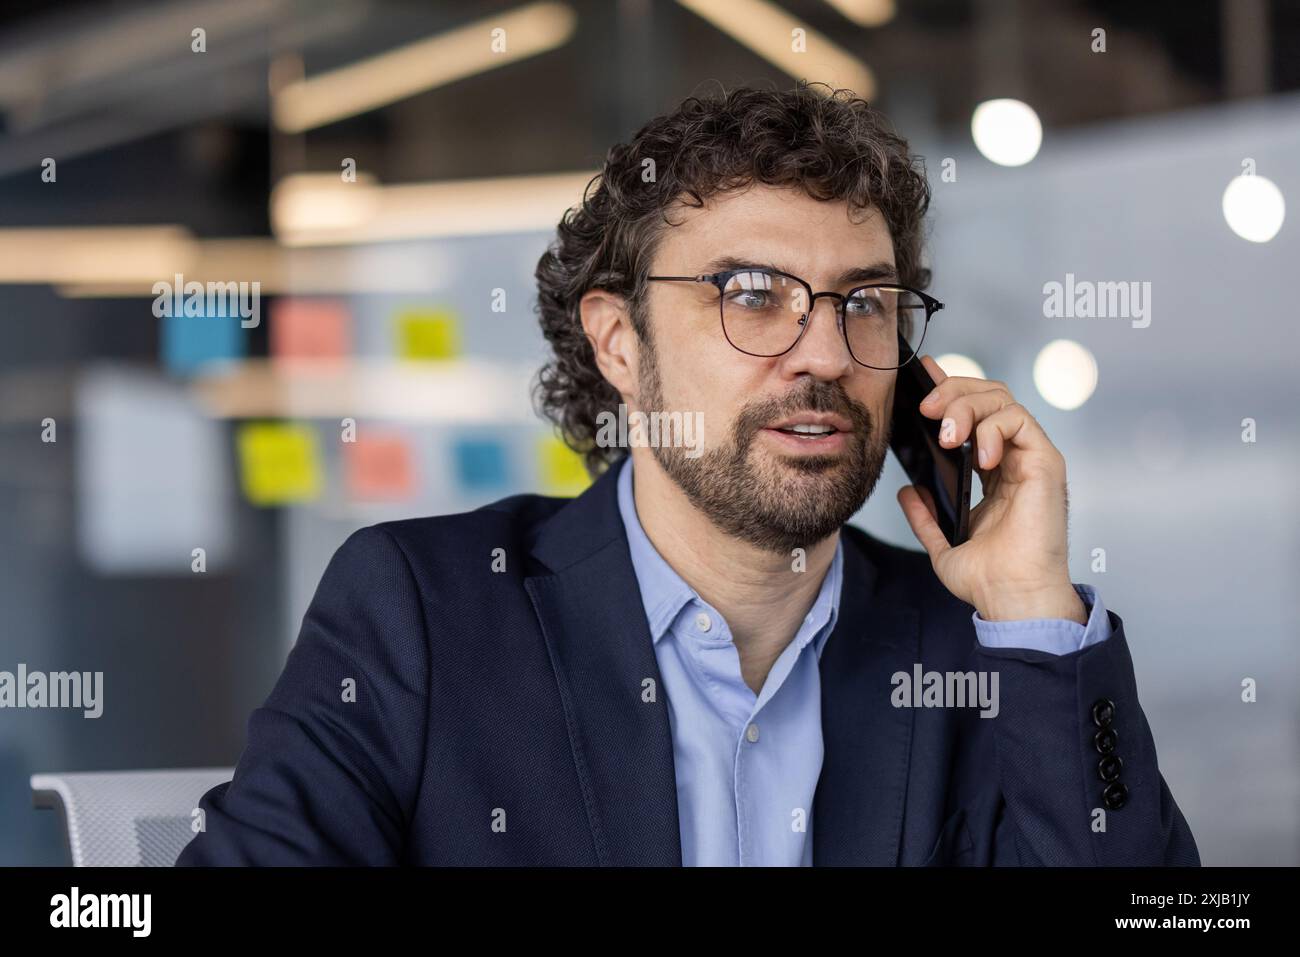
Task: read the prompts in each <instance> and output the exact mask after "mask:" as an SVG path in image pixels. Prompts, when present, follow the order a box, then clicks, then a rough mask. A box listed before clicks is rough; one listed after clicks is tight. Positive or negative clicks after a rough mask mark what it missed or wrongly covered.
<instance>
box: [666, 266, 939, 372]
mask: <svg viewBox="0 0 1300 957" xmlns="http://www.w3.org/2000/svg"><path fill="white" fill-rule="evenodd" d="M742 273H763V274H764V275H767V276H783V277H785V278H786V279H792V280H794V281H795V282H797V283H798V284H799V285H801V286H803V287H804V289H806V290H807V292H808V311H807V312H806V313H804V314H803V316H802V318H801V319H800V320H799V321H800V324H801V328H800V330H799V334H798V335H797V336H795V339H794V342H792V343H790V345H789V346H788V347H786V348H785V349H782V350H781V351H780V352H773V353H771V354H766V353H760V352H750V351H749V350H748V349H742V348H740V346H738V345H736V344H735V343H734V342H732V340H731V334H730V333H728V332H727V324H726V322H725V321H723V318H722V314H723V305H722V297H723V296H724V295H726V292H727V283H729V282H730V281H731V280H732V278H734V277H735V276H739V275H740V274H742ZM646 279H647V280H649V281H653V282H707V283H711V284H712V285H714V286H716V287H717V290H718V323H719V324H720V325H721V326H722V335H723V337H724V338H725V339H726V340H727V343H728V344H729V345H730V346H731V347H732V348H733V349H735V350H736V351H737V352H739V353H742V354H744V355H747V356H754V357H755V358H756V359H774V358H776V357H777V356H783V355H785V354H786V353H787V352H789V351H790V350H791V349H793V348H794V347H795V346H797V345H798V344H799V341H800V340H801V339H803V334H804V333H805V332H807V331H808V327H809V326H810V325H812V323H811V322H808V321H807V320H808V319H810V318H811V317H812V314H813V311H814V310H815V309H816V308H817V299H818V297H820V296H829V297H830V298H831V299H833V300H835V303H836V306H835V322H836V325H838V326H839V330H840V335H841V336H843V338H844V345H845V348H847V349H848V350H849V357H850V358H851V359H852V360H853V361H854V362H856V363H857V364H858V365H860V366H862V367H864V368H867V369H876V370H878V371H880V372H892V371H894V370H895V369H901V368H903V367H904V366H906V365H907V363H908V362H911V361H912V360H913V359H915V358H916V357H917V356H918V355H920V354H921V344H922V343H923V342H925V334H926V333H927V332H928V331H929V329H930V320H931V319H932V318H933V317H934V314H935V313H936V312H938V311H939V310H940V309H942V308H943V307H944V304H943V303H942V302H940V301H939V300H938V299H935V298H934V297H933V296H931V295H928V294H926V293H924V292H921V290H919V289H913V288H912V287H911V286H904V285H902V284H901V283H896V282H868V283H863V284H862V285H860V286H854V287H853V288H852V289H850V290H849V291H848V292H846V293H838V292H831V291H826V292H813V291H812V286H810V285H808V283H807V282H805V281H804V280H802V279H800V278H799V277H798V276H792V275H790V274H789V273H788V272H781V271H780V270H778V269H769V268H767V267H766V266H744V267H740V268H736V269H727V270H724V271H723V272H715V273H704V274H702V275H699V276H646ZM863 289H896V290H899V291H900V292H910V293H911V294H912V295H914V296H917V297H918V298H919V299H920V300H921V302H922V303H924V305H925V325H924V326H923V327H922V329H921V338H920V339H918V340H917V343H916V348H915V349H912V354H911V355H910V356H908V357H907V360H906V361H905V362H902V363H900V364H898V365H896V366H873V365H871V364H869V363H866V362H863V361H862V360H861V359H859V358H858V357H857V356H855V355H854V354H853V346H851V345H850V344H849V333H848V330H847V329H845V328H844V305H845V303H847V302H848V301H849V299H850V298H851V297H852V296H854V295H856V294H857V293H859V292H861V291H862V290H863ZM898 337H899V341H900V342H902V343H904V344H906V341H907V340H905V339H903V335H902V333H901V332H900V333H899V335H898ZM908 348H909V349H911V348H912V347H911V346H908Z"/></svg>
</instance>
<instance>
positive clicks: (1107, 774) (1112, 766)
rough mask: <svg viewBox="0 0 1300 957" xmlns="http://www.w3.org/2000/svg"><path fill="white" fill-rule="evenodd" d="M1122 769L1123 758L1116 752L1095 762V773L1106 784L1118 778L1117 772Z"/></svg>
mask: <svg viewBox="0 0 1300 957" xmlns="http://www.w3.org/2000/svg"><path fill="white" fill-rule="evenodd" d="M1123 769H1124V759H1123V758H1121V757H1120V756H1119V755H1118V754H1112V755H1109V756H1107V757H1104V758H1102V759H1101V760H1100V761H1098V762H1097V774H1098V775H1099V776H1100V777H1101V779H1102V780H1103V781H1105V782H1106V783H1107V784H1109V783H1110V782H1111V781H1114V780H1115V779H1116V778H1118V777H1119V772H1120V771H1122V770H1123Z"/></svg>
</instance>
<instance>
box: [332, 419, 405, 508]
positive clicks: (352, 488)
mask: <svg viewBox="0 0 1300 957" xmlns="http://www.w3.org/2000/svg"><path fill="white" fill-rule="evenodd" d="M343 448H344V453H343V455H344V463H345V469H346V473H347V485H348V492H349V493H350V494H351V496H352V497H353V498H356V499H389V500H391V499H405V498H410V497H411V495H412V494H413V493H414V492H415V466H414V463H413V462H412V455H411V446H410V443H408V442H407V440H406V437H405V436H403V435H400V434H397V433H394V432H384V433H377V432H371V433H368V434H364V433H363V434H358V435H357V440H356V441H355V442H345V443H344V444H343Z"/></svg>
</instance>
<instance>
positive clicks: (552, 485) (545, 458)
mask: <svg viewBox="0 0 1300 957" xmlns="http://www.w3.org/2000/svg"><path fill="white" fill-rule="evenodd" d="M537 453H538V473H539V474H540V476H541V479H542V493H543V494H544V495H559V496H563V497H566V498H569V497H572V496H574V495H578V494H580V493H581V492H583V491H584V490H585V489H586V488H587V486H589V485H590V484H591V476H590V475H588V474H587V467H586V465H585V464H583V460H582V456H581V455H579V454H578V453H577V452H574V451H573V450H572V449H570V448H569V447H568V446H567V445H565V444H564V443H563V442H561V441H560V440H559V439H558V438H556V437H555V436H553V435H548V436H547V437H546V438H544V439H542V441H541V442H539V443H538V446H537Z"/></svg>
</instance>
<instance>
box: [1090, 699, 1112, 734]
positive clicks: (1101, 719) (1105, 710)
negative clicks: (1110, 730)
mask: <svg viewBox="0 0 1300 957" xmlns="http://www.w3.org/2000/svg"><path fill="white" fill-rule="evenodd" d="M1114 719H1115V702H1113V701H1111V700H1110V699H1109V698H1099V699H1098V700H1097V703H1096V704H1094V705H1093V706H1092V723H1093V724H1095V725H1096V726H1097V727H1099V728H1104V727H1106V726H1107V725H1109V724H1110V723H1111V721H1113V720H1114Z"/></svg>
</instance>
